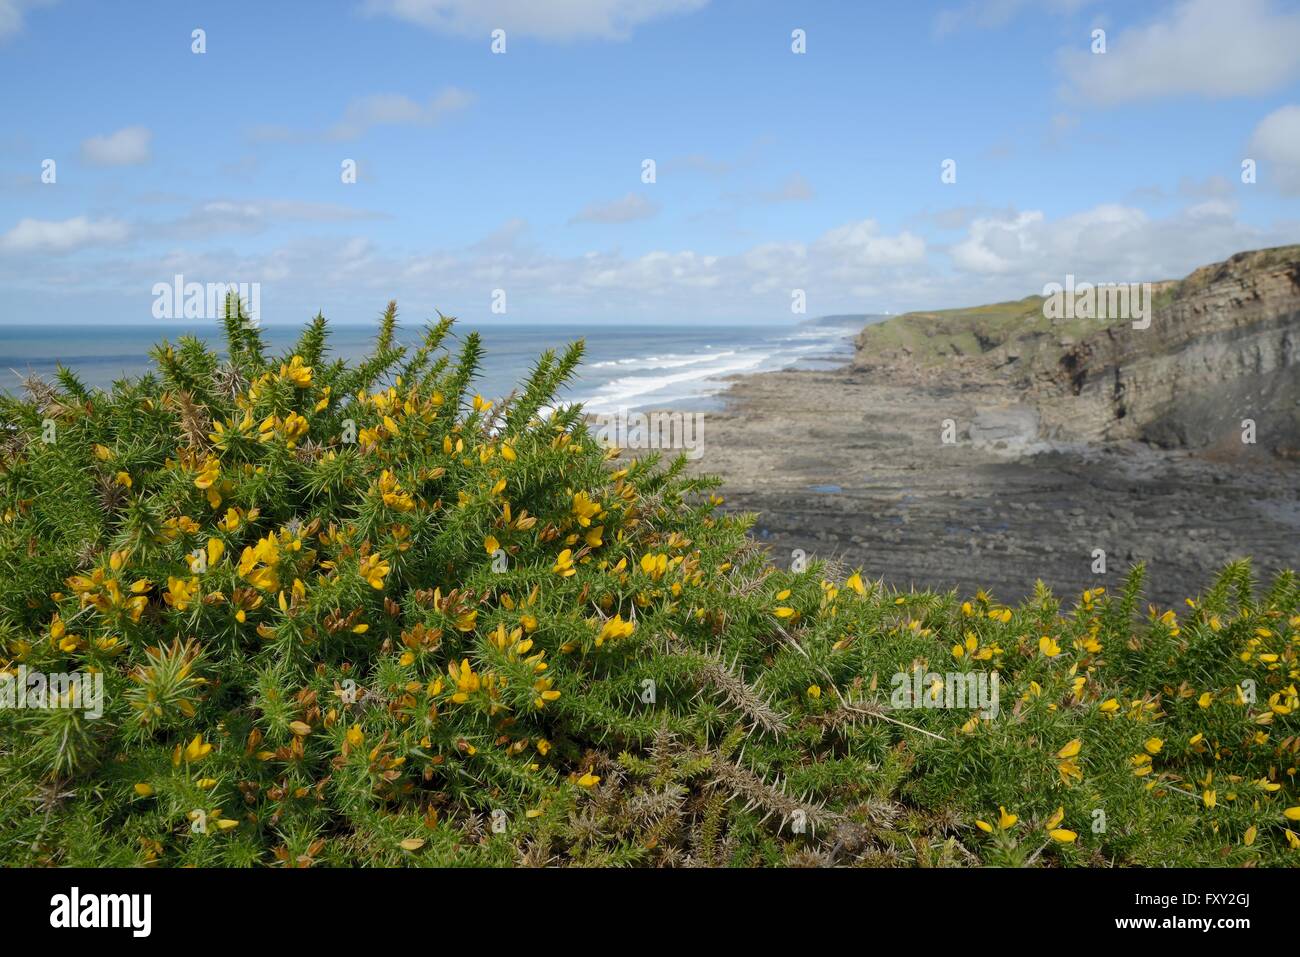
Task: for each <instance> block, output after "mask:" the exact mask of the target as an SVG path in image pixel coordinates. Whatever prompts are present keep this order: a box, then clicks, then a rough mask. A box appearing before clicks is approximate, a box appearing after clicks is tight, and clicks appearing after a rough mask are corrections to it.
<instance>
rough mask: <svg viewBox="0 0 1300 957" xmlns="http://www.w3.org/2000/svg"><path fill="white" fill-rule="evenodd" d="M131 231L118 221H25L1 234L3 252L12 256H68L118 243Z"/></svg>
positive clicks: (83, 217) (81, 218)
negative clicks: (87, 249) (91, 248)
mask: <svg viewBox="0 0 1300 957" xmlns="http://www.w3.org/2000/svg"><path fill="white" fill-rule="evenodd" d="M129 233H130V230H129V229H128V228H127V225H126V224H125V223H123V222H119V221H118V220H115V219H101V220H91V219H87V218H86V217H85V216H77V217H75V218H73V219H64V220H48V219H22V220H19V222H18V225H16V226H15V227H14V228H13V229H11V230H9V231H8V232H7V233H5V234H3V235H0V250H3V251H4V252H9V253H67V252H72V251H73V250H74V249H81V248H83V247H85V246H95V245H103V244H107V243H117V242H121V241H123V240H125V239H126V238H127V236H128V235H129Z"/></svg>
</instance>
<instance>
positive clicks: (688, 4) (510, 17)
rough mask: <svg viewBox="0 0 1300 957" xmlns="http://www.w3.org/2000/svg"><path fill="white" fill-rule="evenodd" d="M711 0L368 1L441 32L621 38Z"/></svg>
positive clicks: (379, 10)
mask: <svg viewBox="0 0 1300 957" xmlns="http://www.w3.org/2000/svg"><path fill="white" fill-rule="evenodd" d="M708 2H709V0H547V2H545V3H540V2H538V0H366V2H365V4H364V5H363V7H362V9H363V10H364V11H365V12H367V13H372V14H383V15H387V16H392V17H397V18H398V19H401V20H406V21H408V22H410V23H416V24H419V25H420V26H423V27H428V28H429V29H431V30H436V31H437V32H439V33H455V34H461V35H464V36H482V37H483V38H484V41H485V42H486V40H487V37H488V35H489V34H490V33H491V32H492V31H493V30H495V29H498V28H500V29H503V30H505V31H506V37H507V43H508V42H509V38H510V37H511V36H512V35H519V36H534V37H539V38H541V39H544V40H572V39H581V38H598V39H605V40H621V39H624V38H626V37H628V36H629V35H630V34H631V32H632V30H633V28H635V27H637V26H640V25H641V24H642V23H646V22H648V21H650V20H654V19H657V18H659V17H663V16H670V15H672V14H678V13H692V12H694V11H696V10H699V9H701V8H702V7H704V6H706V5H707V4H708Z"/></svg>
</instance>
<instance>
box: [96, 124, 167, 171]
mask: <svg viewBox="0 0 1300 957" xmlns="http://www.w3.org/2000/svg"><path fill="white" fill-rule="evenodd" d="M152 139H153V133H152V132H151V131H150V130H148V129H147V128H146V127H143V126H128V127H125V128H123V129H120V130H118V131H117V132H116V133H108V134H106V135H104V136H92V137H90V139H88V140H84V141H83V142H82V144H81V158H82V159H83V160H84V161H85V162H87V163H89V164H91V165H92V166H139V165H140V164H142V163H147V162H149V141H150V140H152Z"/></svg>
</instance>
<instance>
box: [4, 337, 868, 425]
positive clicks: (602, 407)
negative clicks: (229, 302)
mask: <svg viewBox="0 0 1300 957" xmlns="http://www.w3.org/2000/svg"><path fill="white" fill-rule="evenodd" d="M330 328H331V330H332V333H331V336H330V352H329V355H330V356H331V357H342V358H346V359H355V358H358V357H360V356H363V355H365V354H366V353H367V352H368V351H369V347H370V344H371V343H372V342H373V339H374V333H375V330H374V327H371V326H360V325H351V326H342V325H341V326H332V327H330ZM470 329H474V330H475V331H477V332H478V333H479V334H480V335H481V336H482V338H483V344H484V349H485V353H486V354H485V357H484V362H483V367H482V374H481V376H480V378H479V380H478V381H477V382H476V383H475V388H476V389H477V390H478V391H480V392H482V393H483V394H484V395H485V396H487V397H489V398H496V397H500V396H502V395H505V394H507V393H508V392H510V390H511V389H512V388H514V386H515V384H516V383H518V382H519V381H520V380H521V379H522V378H523V377H524V376H525V375H526V374H527V373H528V371H529V369H530V368H531V366H532V364H533V362H534V361H535V360H536V358H537V356H538V354H539V353H541V352H542V351H543V350H544V349H546V348H552V347H553V348H556V349H560V348H563V347H564V346H565V345H566V344H567V343H569V342H572V341H573V340H575V339H585V340H586V344H587V351H586V357H585V359H584V361H583V365H582V367H581V369H580V372H579V377H578V380H577V381H576V382H575V383H573V385H571V386H570V387H569V388H568V390H567V392H566V393H565V394H563V395H561V396H560V398H561V400H564V401H570V402H582V403H583V404H584V406H585V407H586V409H587V411H589V412H592V413H609V412H616V411H618V409H619V408H628V409H636V408H648V407H660V408H663V407H673V408H680V409H708V408H712V407H715V406H716V405H717V401H718V400H717V399H716V398H715V397H716V396H717V395H718V393H719V392H721V391H722V390H723V389H725V388H726V384H727V383H726V377H727V376H730V375H734V374H738V373H749V372H762V371H767V370H771V369H779V368H788V367H791V366H802V367H809V366H819V365H825V364H835V363H838V362H841V361H843V360H845V359H846V358H847V357H848V356H849V355H850V353H851V348H850V345H849V339H848V336H850V335H852V333H854V332H856V331H857V330H856V328H847V327H827V326H818V327H811V326H788V327H779V326H767V327H743V326H679V327H665V326H631V325H629V326H609V325H599V326H578V325H548V326H525V325H518V324H510V325H507V324H491V325H482V326H471V325H468V324H464V323H458V324H457V326H456V330H457V333H458V335H464V334H465V333H466V332H468V331H469V330H470ZM299 332H300V330H299V329H297V328H294V327H289V326H266V327H264V329H263V333H264V336H265V339H266V341H267V343H268V345H269V347H270V352H271V353H272V354H278V353H279V352H280V351H281V350H283V349H285V348H287V347H288V346H289V345H291V344H292V343H293V342H294V341H295V340H296V339H297V337H298V335H299ZM187 333H188V334H191V335H195V336H198V337H199V338H202V339H205V340H207V341H210V342H212V343H214V344H215V345H217V346H219V345H220V344H221V341H222V340H221V334H220V329H219V328H216V327H215V326H214V324H213V323H210V322H208V323H205V322H201V321H195V322H194V323H191V324H188V325H187V324H183V323H160V324H159V325H156V326H144V325H123V326H103V325H89V324H86V325H75V326H71V325H70V326H31V325H0V388H3V389H4V390H6V391H8V392H11V393H17V392H19V391H20V388H21V387H20V382H21V376H22V375H25V374H27V373H28V372H35V373H36V374H38V375H41V376H44V377H48V376H50V375H51V374H52V373H53V372H54V370H55V368H56V366H57V364H58V363H62V364H63V365H65V366H67V367H68V368H70V369H73V370H74V371H75V372H77V374H78V375H79V376H80V377H81V379H82V381H83V382H85V383H86V384H87V385H88V386H92V387H99V388H107V387H109V386H111V384H112V383H113V381H114V380H116V379H118V378H121V377H123V376H135V375H139V374H140V373H142V372H144V371H147V370H148V369H149V367H150V363H149V361H148V358H147V355H148V350H149V349H150V347H151V346H153V345H154V344H156V343H158V342H160V341H161V340H163V339H164V338H165V339H168V340H170V341H172V342H175V341H176V339H177V337H178V336H181V335H183V334H187ZM421 335H422V329H421V328H417V327H413V326H411V327H401V328H400V331H399V333H398V337H397V338H398V341H399V342H401V343H404V344H407V345H411V346H415V345H418V343H419V341H420V338H421Z"/></svg>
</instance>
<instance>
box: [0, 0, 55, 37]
mask: <svg viewBox="0 0 1300 957" xmlns="http://www.w3.org/2000/svg"><path fill="white" fill-rule="evenodd" d="M52 3H54V0H0V40H3V39H5V38H6V37H10V36H13V35H14V34H15V33H18V32H19V31H21V30H22V28H23V15H24V14H25V13H26V12H27V11H28V10H31V9H34V8H36V7H48V6H50V5H51V4H52Z"/></svg>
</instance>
